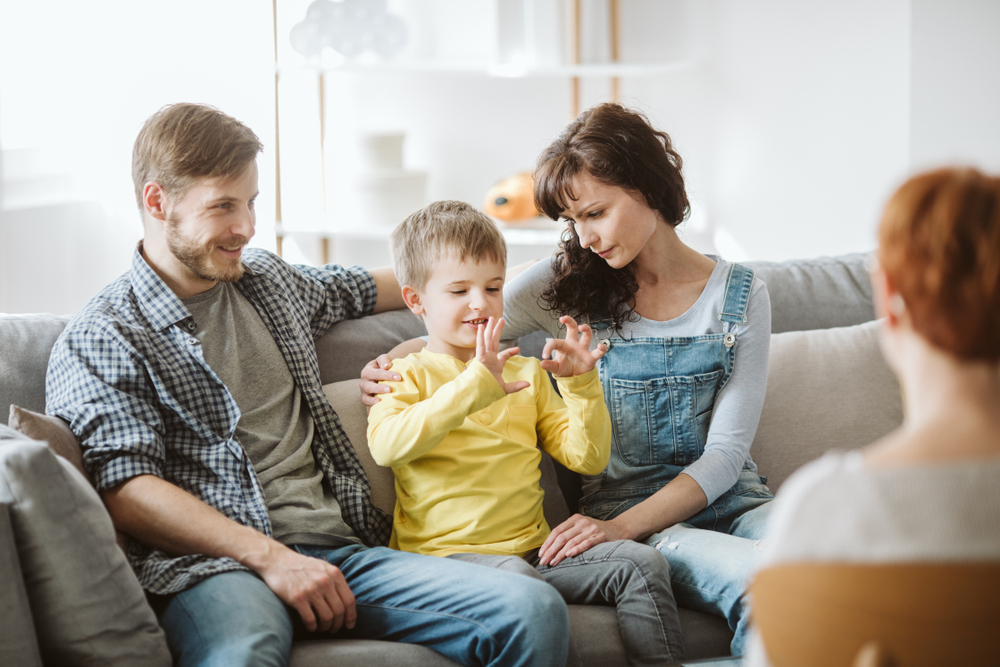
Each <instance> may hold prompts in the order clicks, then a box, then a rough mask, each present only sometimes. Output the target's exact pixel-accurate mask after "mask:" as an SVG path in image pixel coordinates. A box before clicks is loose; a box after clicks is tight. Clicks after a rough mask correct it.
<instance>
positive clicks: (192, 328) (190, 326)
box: [187, 322, 194, 331]
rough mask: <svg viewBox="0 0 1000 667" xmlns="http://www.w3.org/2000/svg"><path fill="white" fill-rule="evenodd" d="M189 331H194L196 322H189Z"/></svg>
mask: <svg viewBox="0 0 1000 667" xmlns="http://www.w3.org/2000/svg"><path fill="white" fill-rule="evenodd" d="M187 330H188V331H194V322H188V325H187Z"/></svg>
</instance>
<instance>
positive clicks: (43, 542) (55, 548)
mask: <svg viewBox="0 0 1000 667" xmlns="http://www.w3.org/2000/svg"><path fill="white" fill-rule="evenodd" d="M0 503H3V504H5V505H7V507H8V511H9V513H10V517H11V525H12V527H13V532H14V539H15V541H16V544H17V551H18V560H19V562H20V566H21V572H22V576H23V578H24V585H25V589H26V590H27V592H28V599H29V600H30V603H31V612H32V617H33V619H34V623H35V630H36V633H37V636H38V645H39V648H40V649H41V653H42V659H43V661H44V662H45V663H46V664H60V665H86V664H102V665H122V666H125V665H164V666H167V665H170V664H171V657H170V652H169V650H168V648H167V643H166V638H165V636H164V634H163V630H162V629H161V628H160V626H159V624H158V623H157V620H156V616H155V615H154V614H153V610H152V609H151V608H150V607H149V605H148V604H147V602H146V596H145V594H144V593H143V590H142V588H141V587H140V586H139V581H138V580H137V579H136V577H135V574H134V573H133V572H132V569H131V568H130V567H129V565H128V563H127V562H126V560H125V555H124V554H123V553H122V552H121V550H120V549H118V548H117V547H116V546H115V542H114V528H113V526H112V525H111V518H110V517H109V516H108V513H107V511H106V510H105V508H104V504H103V503H102V502H101V499H100V497H99V496H98V495H97V492H96V491H94V488H93V487H92V486H91V485H90V484H89V483H88V482H87V480H86V479H84V477H83V476H82V475H81V474H80V473H79V471H78V470H76V469H75V468H74V467H73V466H72V465H71V464H69V463H68V462H66V461H65V460H64V459H61V458H60V457H57V456H55V455H54V454H53V453H52V450H50V449H49V448H48V447H46V446H45V445H44V444H42V443H40V442H34V441H31V440H29V439H27V438H25V437H24V436H23V435H21V434H19V433H17V432H16V431H14V430H13V429H11V428H9V427H7V426H4V425H0Z"/></svg>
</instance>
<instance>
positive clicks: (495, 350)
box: [476, 317, 531, 394]
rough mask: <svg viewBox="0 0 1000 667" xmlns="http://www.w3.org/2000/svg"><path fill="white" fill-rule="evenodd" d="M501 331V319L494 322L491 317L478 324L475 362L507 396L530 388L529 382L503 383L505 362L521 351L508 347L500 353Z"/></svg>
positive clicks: (517, 348)
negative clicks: (477, 362)
mask: <svg viewBox="0 0 1000 667" xmlns="http://www.w3.org/2000/svg"><path fill="white" fill-rule="evenodd" d="M502 331H503V318H502V317H501V318H500V319H499V320H494V319H493V318H492V317H491V318H490V319H488V320H486V324H480V325H479V327H478V328H477V329H476V360H478V361H479V362H480V363H482V364H483V366H486V368H488V369H489V371H490V372H491V373H493V377H495V378H496V379H497V382H499V383H500V386H501V387H503V390H504V391H505V392H507V393H508V394H513V393H514V392H517V391H521V390H522V389H526V388H528V387H530V386H531V383H530V382H526V381H525V380H520V381H518V382H504V379H503V366H504V364H506V363H507V360H508V359H510V358H511V357H513V356H514V355H515V354H517V353H518V352H520V351H521V348H519V347H509V348H507V349H506V350H504V351H503V352H500V333H501V332H502Z"/></svg>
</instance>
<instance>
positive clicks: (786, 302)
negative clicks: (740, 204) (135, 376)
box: [0, 255, 902, 667]
mask: <svg viewBox="0 0 1000 667" xmlns="http://www.w3.org/2000/svg"><path fill="white" fill-rule="evenodd" d="M749 264H750V266H751V267H752V268H754V269H755V270H756V271H757V273H758V275H759V276H760V277H761V278H763V280H764V281H765V282H766V283H767V284H768V288H769V291H770V294H771V301H772V311H773V319H772V330H773V335H772V343H771V357H770V371H769V377H768V385H767V397H766V400H765V405H764V412H763V414H762V416H761V421H760V426H759V428H758V431H757V435H756V439H755V440H754V444H753V449H752V454H753V457H754V459H755V461H756V462H757V464H758V467H759V469H760V472H761V474H762V475H765V476H767V477H768V479H769V482H768V483H769V485H770V486H771V488H772V489H773V490H776V489H777V487H779V486H780V485H781V482H782V481H783V480H784V479H785V477H787V475H788V474H789V473H790V472H791V471H793V470H794V469H795V468H797V467H799V466H801V465H802V464H803V463H805V462H807V461H809V460H811V459H813V458H815V457H817V456H819V455H820V454H822V453H823V452H824V451H826V450H828V449H830V448H842V449H846V448H854V447H858V446H862V445H865V444H868V443H870V442H872V441H874V440H875V439H877V438H879V437H880V436H882V435H884V434H885V433H887V432H888V431H890V430H892V429H893V428H895V427H896V426H897V425H898V424H899V423H900V421H901V419H902V407H901V400H900V394H899V389H898V386H897V385H896V382H895V380H894V378H893V376H892V375H891V373H890V372H889V370H888V369H887V368H886V366H885V364H884V362H883V360H882V358H881V355H880V352H879V349H878V345H877V340H876V323H875V322H873V321H872V319H873V317H874V314H873V311H872V304H871V289H870V286H869V283H868V279H867V275H866V273H865V270H864V262H863V256H861V255H848V256H844V257H838V258H821V259H816V260H809V261H803V262H787V263H766V262H756V263H749ZM67 321H68V318H66V317H57V316H53V315H0V419H2V420H4V423H5V424H6V422H7V417H6V415H7V409H8V405H11V404H13V405H16V406H20V407H21V408H23V409H25V410H28V411H35V412H39V413H40V412H44V408H45V400H44V380H45V368H46V364H47V360H48V355H49V350H50V349H51V346H52V344H53V343H54V341H55V339H56V338H57V337H58V335H59V333H60V332H61V331H62V329H63V327H64V326H65V324H66V322H67ZM422 333H423V329H422V325H421V324H420V323H419V322H418V321H417V320H416V319H415V318H414V317H413V316H412V315H410V314H409V313H408V312H406V311H396V312H391V313H383V314H380V315H375V316H371V317H366V318H363V319H361V320H355V321H348V322H343V323H340V324H338V325H336V326H335V327H333V328H332V329H331V330H330V331H329V332H328V333H327V334H326V335H324V336H323V337H322V338H321V339H320V340H318V341H317V348H318V350H319V353H320V354H319V356H320V363H321V375H322V378H323V381H324V383H326V393H327V396H328V398H329V399H330V401H331V403H332V405H333V406H334V408H335V409H336V410H337V413H338V414H339V416H340V418H341V420H342V422H343V424H344V427H345V429H346V431H347V433H348V435H349V436H350V438H351V441H352V443H353V444H354V446H355V448H356V450H357V451H358V454H359V456H360V457H361V459H362V462H363V464H364V466H365V469H366V471H367V473H368V475H369V477H370V479H371V482H372V496H373V502H375V503H376V504H377V505H379V506H381V507H383V508H385V509H387V510H391V508H392V506H393V503H394V490H393V484H392V473H391V471H390V470H388V469H385V468H380V467H378V466H377V465H376V464H375V463H374V461H372V459H371V456H370V455H369V454H368V451H367V442H366V440H365V425H366V418H365V411H364V408H363V406H362V404H361V401H360V395H359V393H358V389H357V380H356V378H357V376H358V375H359V373H360V369H361V367H362V366H363V365H364V363H365V362H367V361H368V360H370V359H372V358H374V357H375V356H376V355H377V354H379V353H381V352H384V351H386V350H388V349H390V348H391V347H393V346H394V345H395V344H396V343H398V342H400V341H402V340H405V339H408V338H411V337H413V336H415V335H420V334H422ZM538 345H539V341H538V340H532V338H531V337H529V339H528V340H523V341H522V347H523V348H524V349H525V351H526V352H528V353H531V352H532V351H537V350H538V349H539V348H538ZM11 414H12V415H13V416H15V417H16V418H15V420H14V421H15V422H16V423H17V425H18V426H19V428H20V429H21V431H24V432H27V433H30V434H33V436H34V438H29V437H28V436H26V435H24V434H23V433H22V432H19V431H15V430H13V429H11V428H10V427H9V426H2V425H0V618H3V622H2V624H0V665H26V666H27V665H40V664H122V665H138V664H163V663H164V662H169V658H164V655H165V654H164V650H165V647H164V645H163V638H162V632H161V631H159V628H158V626H157V625H156V622H155V617H153V616H152V612H151V610H150V609H149V608H148V605H145V601H144V599H143V597H142V593H141V591H140V590H139V587H138V583H137V581H136V580H135V578H134V575H132V574H131V571H130V570H129V569H128V567H127V565H125V559H124V555H123V554H122V552H121V551H120V550H119V549H118V548H117V547H116V546H115V544H114V531H113V529H112V527H111V522H110V519H109V517H108V516H107V514H106V512H104V511H103V506H102V505H101V504H100V501H99V498H98V496H97V494H96V493H95V492H94V491H93V489H92V488H91V487H89V486H88V483H87V480H86V479H85V477H84V475H81V474H80V473H79V471H78V470H77V469H76V468H75V467H74V466H73V464H72V463H71V462H70V460H71V459H72V458H73V457H74V453H73V452H72V451H70V449H65V447H67V445H66V444H65V443H63V444H62V445H61V446H60V445H57V443H56V441H57V440H58V439H59V436H58V435H57V434H54V432H51V431H44V430H42V431H39V430H37V428H36V430H35V431H32V429H31V426H32V424H35V426H36V427H37V426H38V424H39V423H40V422H39V421H38V418H37V416H33V415H32V414H31V413H30V412H25V411H24V410H20V411H18V410H16V409H14V410H12V411H11ZM32 420H35V421H32ZM46 433H52V434H51V435H45V434H46ZM42 440H44V441H47V442H48V444H49V447H46V445H45V444H44V443H41V442H39V441H42ZM50 447H51V448H50ZM61 447H62V448H63V449H61ZM53 450H54V451H61V453H63V454H65V459H64V458H63V457H57V456H56V455H55V454H53V453H52V452H53ZM77 458H78V453H77ZM542 471H543V486H544V487H545V491H546V505H545V512H546V515H547V517H548V519H549V522H550V523H551V524H552V525H555V524H556V523H558V522H559V521H561V520H562V519H563V518H565V517H567V516H568V515H569V514H570V512H571V511H572V509H573V506H574V505H575V502H576V499H577V498H578V481H579V480H578V479H577V478H576V477H575V475H573V474H570V473H568V472H567V471H565V470H564V469H563V470H556V468H555V466H553V464H552V462H551V460H548V459H545V460H543V464H542ZM85 561H86V562H88V563H90V562H91V561H96V564H88V565H87V566H86V567H84V566H83V565H81V563H83V562H85ZM570 616H571V624H572V631H573V634H574V636H575V637H576V640H577V642H578V643H579V645H580V647H581V653H582V657H583V659H584V662H585V664H587V665H595V666H596V665H600V666H601V667H612V666H614V665H624V664H626V659H625V654H624V650H623V647H622V643H621V638H620V635H619V631H618V624H617V618H616V616H615V613H614V610H613V609H612V608H608V607H581V606H571V607H570ZM681 622H682V625H683V628H684V636H685V641H686V649H687V655H688V657H689V658H691V659H695V658H705V657H713V656H721V655H726V654H728V652H729V641H730V639H731V636H732V635H731V633H730V632H729V629H728V628H727V627H726V624H725V623H724V622H723V621H722V619H721V618H717V617H714V616H711V615H708V614H705V613H702V612H699V611H695V610H691V609H681ZM88 651H89V653H88ZM95 653H96V654H97V656H99V657H100V658H101V660H92V661H91V660H90V659H89V658H87V656H88V655H90V654H95ZM291 664H292V665H294V666H295V667H306V666H309V665H332V664H337V665H365V666H366V667H378V666H380V665H399V664H405V665H451V664H454V663H452V662H451V661H449V660H447V659H445V658H443V657H442V656H440V655H438V654H436V653H434V652H432V651H430V650H429V649H424V648H422V647H418V646H410V645H404V644H395V643H390V642H376V641H363V640H338V639H331V640H312V641H300V642H297V643H296V644H295V646H294V648H293V654H292V660H291Z"/></svg>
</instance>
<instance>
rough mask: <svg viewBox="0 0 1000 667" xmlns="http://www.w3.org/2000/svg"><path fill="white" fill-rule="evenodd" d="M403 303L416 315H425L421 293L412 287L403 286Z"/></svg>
mask: <svg viewBox="0 0 1000 667" xmlns="http://www.w3.org/2000/svg"><path fill="white" fill-rule="evenodd" d="M403 301H404V302H405V303H406V307H407V308H409V309H410V311H411V312H412V313H413V314H414V315H417V316H419V315H423V314H424V306H423V304H422V303H421V302H420V293H419V292H418V291H417V290H415V289H413V287H411V286H410V285H403Z"/></svg>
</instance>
